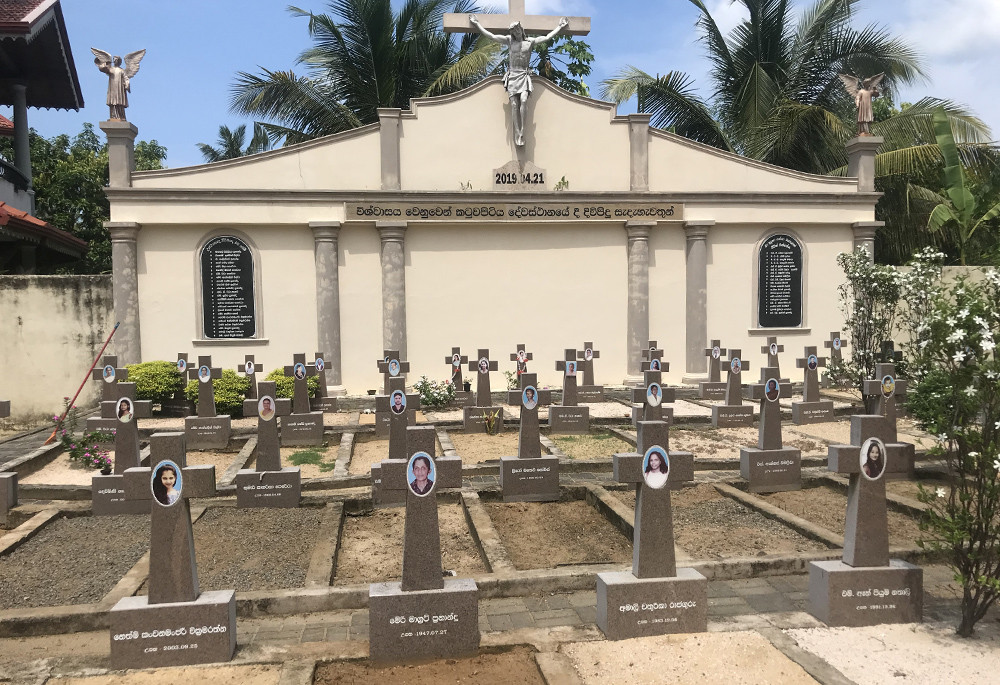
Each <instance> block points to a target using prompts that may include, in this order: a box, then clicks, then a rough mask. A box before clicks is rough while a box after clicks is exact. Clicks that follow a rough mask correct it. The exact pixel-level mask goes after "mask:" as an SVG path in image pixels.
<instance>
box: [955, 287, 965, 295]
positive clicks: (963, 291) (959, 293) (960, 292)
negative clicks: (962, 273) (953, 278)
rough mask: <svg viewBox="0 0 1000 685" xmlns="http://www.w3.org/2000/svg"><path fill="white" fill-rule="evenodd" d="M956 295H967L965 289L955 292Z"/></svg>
mask: <svg viewBox="0 0 1000 685" xmlns="http://www.w3.org/2000/svg"><path fill="white" fill-rule="evenodd" d="M955 294H956V295H964V294H965V288H959V289H958V290H956V291H955Z"/></svg>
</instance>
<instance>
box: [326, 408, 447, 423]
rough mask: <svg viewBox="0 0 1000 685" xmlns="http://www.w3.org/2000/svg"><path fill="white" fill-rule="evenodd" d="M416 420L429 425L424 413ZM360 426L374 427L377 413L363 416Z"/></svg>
mask: <svg viewBox="0 0 1000 685" xmlns="http://www.w3.org/2000/svg"><path fill="white" fill-rule="evenodd" d="M327 416H330V414H327ZM459 418H461V417H459ZM416 419H417V423H418V424H421V423H427V417H426V416H425V415H424V413H423V412H422V411H418V412H417V414H416ZM324 425H328V424H324ZM358 425H359V426H374V425H375V413H374V412H372V413H371V414H362V415H361V416H360V417H359V418H358Z"/></svg>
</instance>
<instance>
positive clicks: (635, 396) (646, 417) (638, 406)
mask: <svg viewBox="0 0 1000 685" xmlns="http://www.w3.org/2000/svg"><path fill="white" fill-rule="evenodd" d="M642 377H643V385H642V387H639V388H632V425H633V426H636V427H638V425H639V422H640V421H666V422H667V424H670V423H672V422H673V420H674V409H673V407H664V406H663V405H664V404H671V403H673V402H674V401H675V399H676V396H677V391H676V389H675V388H669V387H666V386H664V385H663V380H662V377H663V375H662V373H661V372H659V371H651V370H648V369H647V370H646V371H643V372H642Z"/></svg>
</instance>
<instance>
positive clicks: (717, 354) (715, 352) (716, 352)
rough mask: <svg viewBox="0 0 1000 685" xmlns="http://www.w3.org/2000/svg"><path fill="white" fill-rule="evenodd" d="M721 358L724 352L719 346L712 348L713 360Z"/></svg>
mask: <svg viewBox="0 0 1000 685" xmlns="http://www.w3.org/2000/svg"><path fill="white" fill-rule="evenodd" d="M721 356H722V350H721V349H720V348H719V346H718V345H716V346H715V347H713V348H712V359H718V358H719V357H721Z"/></svg>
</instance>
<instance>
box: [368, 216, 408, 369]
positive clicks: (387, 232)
mask: <svg viewBox="0 0 1000 685" xmlns="http://www.w3.org/2000/svg"><path fill="white" fill-rule="evenodd" d="M375 228H377V229H378V233H379V237H380V238H381V239H382V348H383V349H386V350H399V354H400V355H401V357H400V358H401V359H406V252H405V250H404V249H403V236H404V235H405V234H406V222H405V221H376V222H375Z"/></svg>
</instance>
